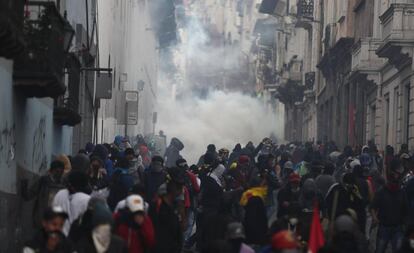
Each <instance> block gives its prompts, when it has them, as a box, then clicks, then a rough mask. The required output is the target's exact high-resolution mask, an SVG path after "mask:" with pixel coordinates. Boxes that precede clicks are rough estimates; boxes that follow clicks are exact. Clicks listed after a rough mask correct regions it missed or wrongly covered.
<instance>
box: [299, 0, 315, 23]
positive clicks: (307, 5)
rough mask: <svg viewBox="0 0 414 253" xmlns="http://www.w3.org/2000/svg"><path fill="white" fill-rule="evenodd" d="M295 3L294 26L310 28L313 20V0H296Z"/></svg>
mask: <svg viewBox="0 0 414 253" xmlns="http://www.w3.org/2000/svg"><path fill="white" fill-rule="evenodd" d="M296 5H297V7H298V12H297V16H296V17H297V20H296V27H300V28H304V29H306V30H311V29H312V22H314V17H313V15H314V0H298V1H297V4H296Z"/></svg>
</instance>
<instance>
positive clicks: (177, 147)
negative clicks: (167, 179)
mask: <svg viewBox="0 0 414 253" xmlns="http://www.w3.org/2000/svg"><path fill="white" fill-rule="evenodd" d="M183 149H184V144H183V143H182V142H181V141H180V140H179V139H177V138H175V137H174V138H172V139H171V143H170V145H169V146H168V148H167V150H166V151H165V155H164V158H165V166H166V167H167V168H171V167H174V166H175V164H176V162H177V160H178V159H180V158H182V157H181V155H180V152H181V151H182V150H183Z"/></svg>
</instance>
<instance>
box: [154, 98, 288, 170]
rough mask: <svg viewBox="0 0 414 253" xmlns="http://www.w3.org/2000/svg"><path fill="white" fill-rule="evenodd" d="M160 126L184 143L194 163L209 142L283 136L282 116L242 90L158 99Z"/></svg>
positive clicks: (222, 143)
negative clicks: (204, 95) (202, 95)
mask: <svg viewBox="0 0 414 253" xmlns="http://www.w3.org/2000/svg"><path fill="white" fill-rule="evenodd" d="M159 106H160V107H159V109H160V110H159V111H160V122H159V126H160V128H161V129H163V130H165V131H166V134H167V135H168V137H177V138H179V139H180V140H181V141H182V142H183V143H184V145H185V148H184V150H183V151H182V155H183V156H184V157H185V158H186V159H188V161H189V162H192V163H195V162H197V159H198V158H199V157H200V155H202V154H204V153H205V151H206V147H207V145H208V144H210V143H213V144H215V145H216V147H217V148H218V149H219V148H223V147H226V148H228V149H230V150H232V149H233V147H234V145H235V144H237V143H241V144H242V145H246V144H247V142H249V141H253V142H254V143H258V142H260V141H261V140H262V139H263V138H264V137H266V136H270V135H271V134H274V135H276V136H282V135H281V134H282V132H281V129H282V128H283V118H282V117H281V118H277V117H275V115H274V114H272V113H267V112H266V110H265V108H264V106H263V104H262V103H261V102H260V101H258V100H257V99H255V98H252V97H250V96H246V95H243V94H241V93H235V92H232V93H225V92H223V91H213V92H211V93H210V94H209V96H208V97H207V98H206V99H198V98H195V97H187V98H183V99H179V100H175V101H174V99H172V98H171V97H170V98H164V99H163V100H161V101H159Z"/></svg>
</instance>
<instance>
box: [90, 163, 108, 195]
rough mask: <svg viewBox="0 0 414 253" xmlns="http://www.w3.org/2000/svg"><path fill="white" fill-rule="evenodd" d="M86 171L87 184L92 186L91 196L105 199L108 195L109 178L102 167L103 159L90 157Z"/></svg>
mask: <svg viewBox="0 0 414 253" xmlns="http://www.w3.org/2000/svg"><path fill="white" fill-rule="evenodd" d="M90 160H91V162H90V168H89V171H88V176H89V185H90V186H91V188H92V193H91V196H93V197H100V198H102V199H106V198H107V197H108V193H109V191H108V186H109V179H108V175H107V174H106V173H107V172H106V169H105V168H104V163H103V161H102V160H101V159H100V158H99V157H97V156H94V157H92V158H91V159H90Z"/></svg>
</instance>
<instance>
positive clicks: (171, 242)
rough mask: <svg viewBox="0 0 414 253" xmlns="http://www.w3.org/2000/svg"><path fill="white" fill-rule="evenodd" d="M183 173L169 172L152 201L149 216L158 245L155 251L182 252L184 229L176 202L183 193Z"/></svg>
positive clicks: (162, 252)
mask: <svg viewBox="0 0 414 253" xmlns="http://www.w3.org/2000/svg"><path fill="white" fill-rule="evenodd" d="M181 175H182V174H180V173H179V174H171V175H170V174H169V176H168V177H166V180H165V182H164V183H163V184H162V185H161V186H160V187H159V189H158V196H157V198H155V199H154V201H152V202H151V204H150V208H149V211H148V213H149V216H150V217H151V220H152V222H153V225H154V229H155V241H156V245H155V247H154V249H153V251H152V252H153V253H166V252H169V253H181V250H182V247H183V241H184V240H183V230H182V227H181V223H180V220H179V216H178V215H177V212H176V208H175V202H176V200H177V199H178V198H179V197H180V196H181V195H182V194H183V187H184V179H183V178H181Z"/></svg>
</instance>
